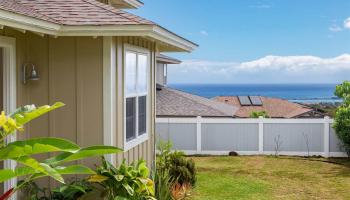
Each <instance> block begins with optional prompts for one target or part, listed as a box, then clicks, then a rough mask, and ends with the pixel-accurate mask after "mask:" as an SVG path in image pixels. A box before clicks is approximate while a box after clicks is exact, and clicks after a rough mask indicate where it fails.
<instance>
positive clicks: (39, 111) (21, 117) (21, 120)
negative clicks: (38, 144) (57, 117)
mask: <svg viewBox="0 0 350 200" xmlns="http://www.w3.org/2000/svg"><path fill="white" fill-rule="evenodd" d="M64 105H65V104H64V103H62V102H57V103H55V104H53V105H52V106H49V105H45V106H41V107H39V108H36V109H33V110H30V109H26V108H25V107H22V108H20V109H18V110H17V111H16V112H15V113H14V114H12V115H11V117H12V118H14V119H15V120H16V123H17V125H19V126H23V125H24V124H26V123H28V122H30V121H32V120H33V119H36V118H38V117H40V116H42V115H44V114H46V113H48V112H50V111H52V110H55V109H57V108H60V107H62V106H64Z"/></svg>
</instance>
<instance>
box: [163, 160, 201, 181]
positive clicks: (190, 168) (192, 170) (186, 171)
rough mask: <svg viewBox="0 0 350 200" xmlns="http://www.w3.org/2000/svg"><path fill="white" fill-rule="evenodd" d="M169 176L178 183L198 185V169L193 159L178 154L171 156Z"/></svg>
mask: <svg viewBox="0 0 350 200" xmlns="http://www.w3.org/2000/svg"><path fill="white" fill-rule="evenodd" d="M169 175H170V177H171V178H172V180H174V181H175V182H176V183H179V184H181V185H182V184H186V183H189V184H191V185H192V186H194V185H195V184H196V167H195V163H194V161H193V160H192V159H186V158H185V157H183V156H179V155H177V154H171V155H170V162H169Z"/></svg>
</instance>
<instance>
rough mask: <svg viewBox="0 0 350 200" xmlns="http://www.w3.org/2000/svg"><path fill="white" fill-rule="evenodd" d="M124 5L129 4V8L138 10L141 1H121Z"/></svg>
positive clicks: (141, 4)
mask: <svg viewBox="0 0 350 200" xmlns="http://www.w3.org/2000/svg"><path fill="white" fill-rule="evenodd" d="M123 1H124V2H125V3H127V4H129V5H130V7H132V8H140V7H141V6H143V3H142V2H141V1H138V0H123Z"/></svg>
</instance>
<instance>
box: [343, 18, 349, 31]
mask: <svg viewBox="0 0 350 200" xmlns="http://www.w3.org/2000/svg"><path fill="white" fill-rule="evenodd" d="M344 28H347V29H350V17H349V18H347V19H346V20H345V21H344Z"/></svg>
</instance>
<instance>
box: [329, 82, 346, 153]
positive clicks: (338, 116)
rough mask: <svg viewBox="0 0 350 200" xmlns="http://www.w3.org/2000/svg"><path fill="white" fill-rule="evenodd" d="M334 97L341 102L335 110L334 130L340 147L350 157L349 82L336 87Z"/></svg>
mask: <svg viewBox="0 0 350 200" xmlns="http://www.w3.org/2000/svg"><path fill="white" fill-rule="evenodd" d="M335 95H336V96H338V97H339V98H341V99H342V100H343V103H342V104H341V105H340V106H339V107H338V108H337V111H336V113H335V118H334V125H333V127H334V129H335V132H336V134H337V136H338V138H339V139H340V140H341V142H342V146H343V148H344V150H345V151H346V153H347V154H348V156H350V81H344V82H343V83H342V84H340V85H337V87H336V89H335Z"/></svg>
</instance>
